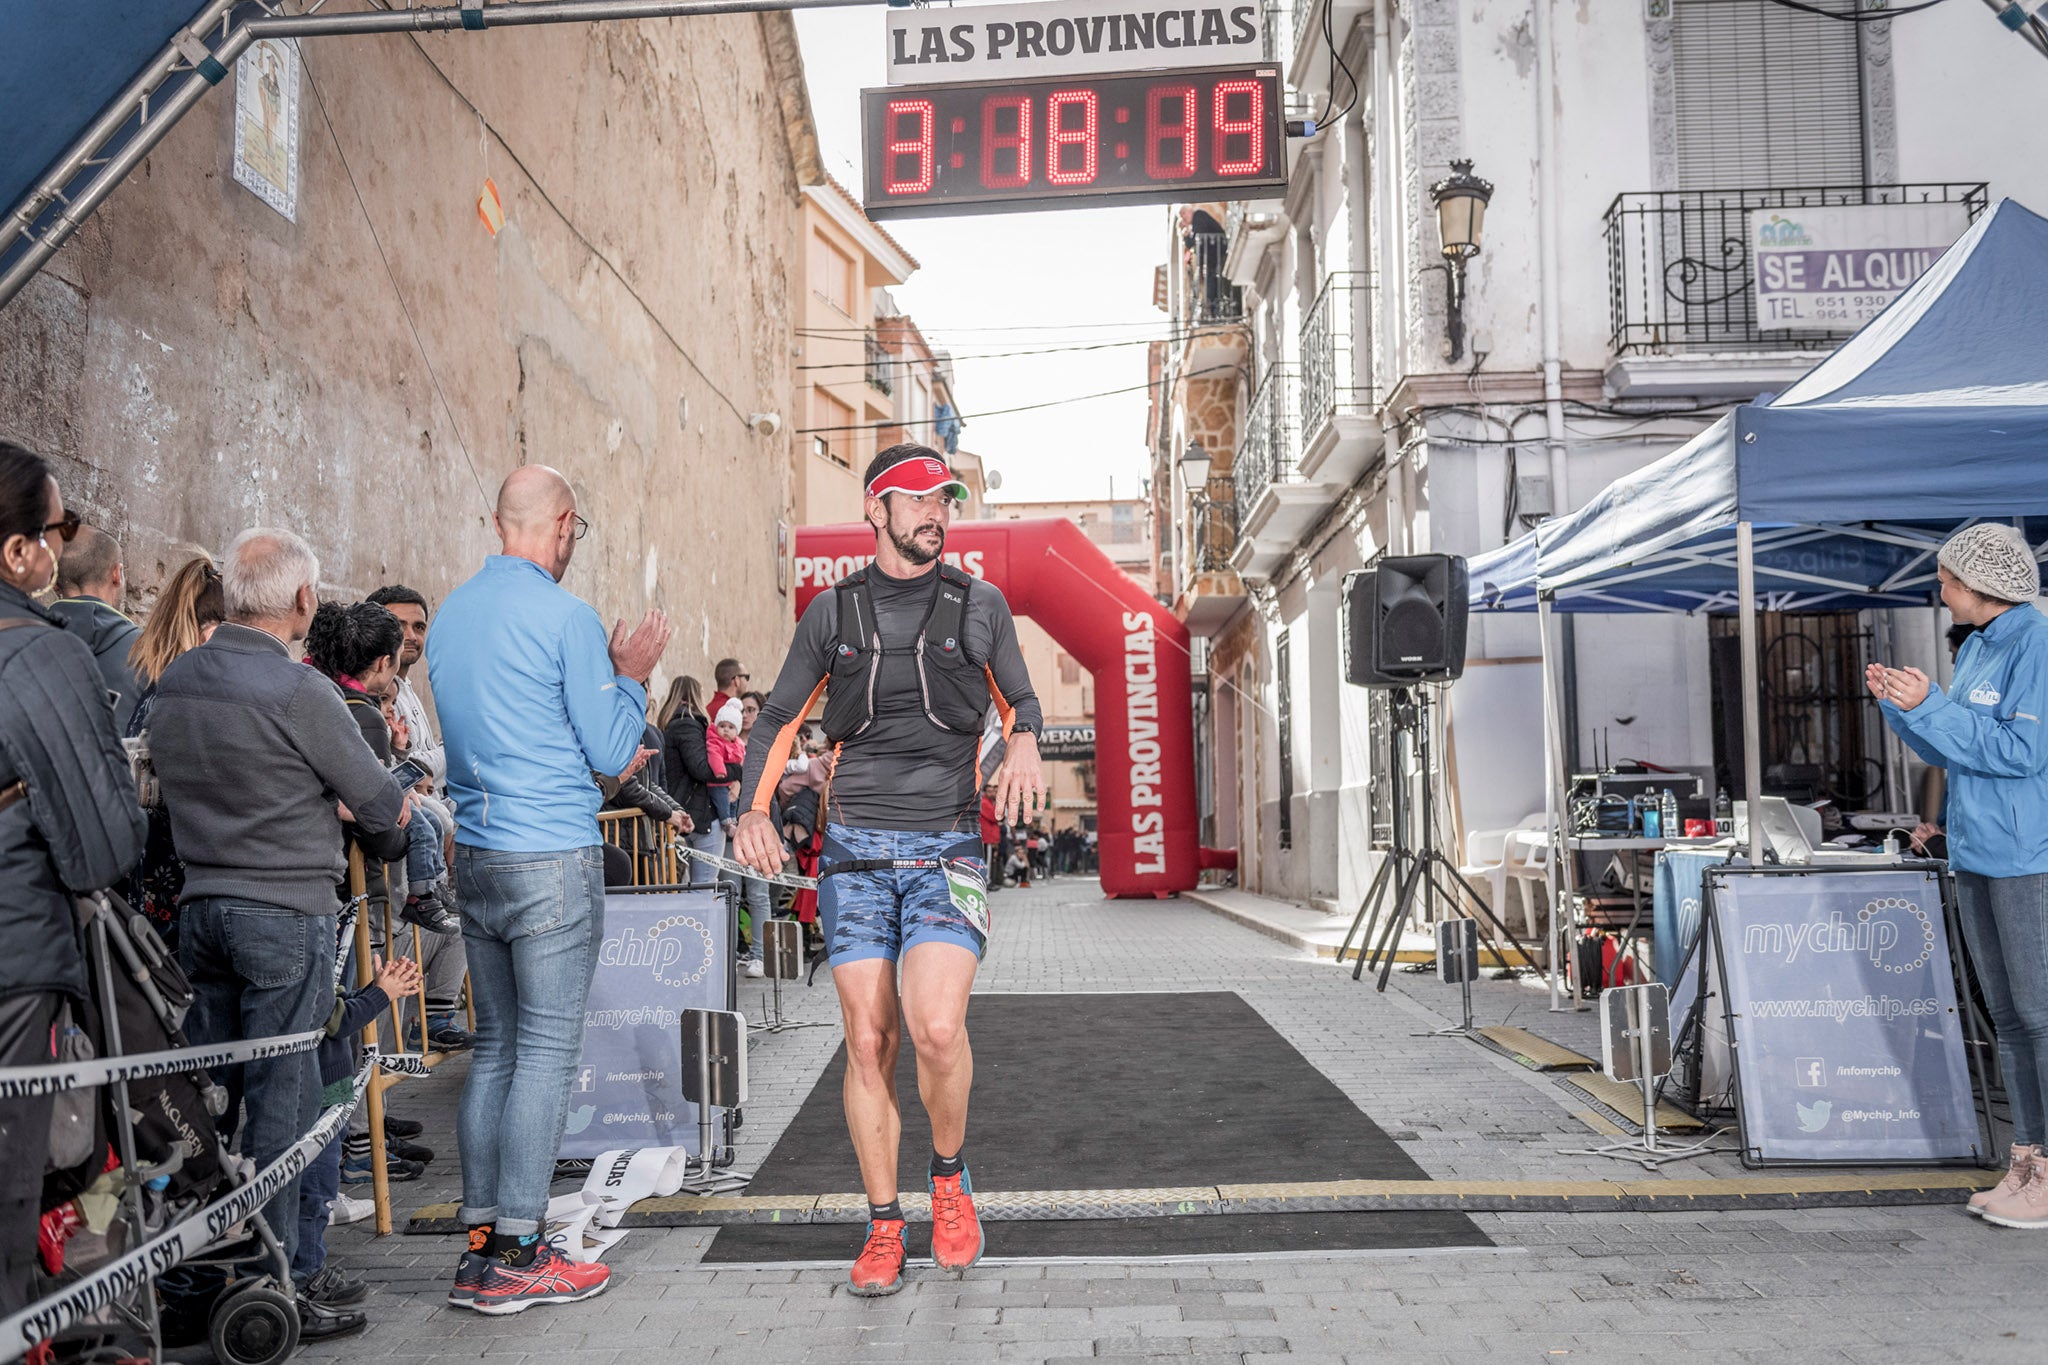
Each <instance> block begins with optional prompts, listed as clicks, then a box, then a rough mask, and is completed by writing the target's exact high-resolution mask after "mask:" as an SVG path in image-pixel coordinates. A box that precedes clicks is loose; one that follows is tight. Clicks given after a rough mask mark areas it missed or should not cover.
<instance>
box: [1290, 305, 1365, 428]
mask: <svg viewBox="0 0 2048 1365" xmlns="http://www.w3.org/2000/svg"><path fill="white" fill-rule="evenodd" d="M1371 319H1372V276H1371V275H1369V274H1367V273H1366V272H1364V271H1362V270H1339V271H1335V272H1333V273H1332V274H1331V275H1330V276H1329V278H1327V279H1325V280H1324V281H1323V287H1322V291H1321V292H1320V293H1318V294H1317V295H1316V301H1315V303H1314V305H1313V306H1311V307H1310V308H1309V310H1308V319H1307V321H1305V322H1303V323H1302V325H1301V429H1302V430H1303V431H1304V432H1308V433H1313V432H1314V431H1315V430H1316V429H1317V428H1318V427H1320V426H1322V424H1323V423H1325V422H1327V421H1329V420H1330V418H1331V417H1333V416H1335V415H1336V414H1338V413H1340V412H1341V413H1353V414H1359V415H1363V414H1365V413H1369V412H1371V411H1372V406H1373V390H1372V376H1371V375H1370V374H1361V373H1360V372H1359V371H1360V369H1361V368H1362V367H1365V366H1369V365H1370V364H1371V363H1372V346H1371V344H1370V339H1371V332H1370V331H1369V330H1368V329H1369V328H1370V327H1371Z"/></svg>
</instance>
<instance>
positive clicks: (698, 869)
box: [683, 824, 725, 886]
mask: <svg viewBox="0 0 2048 1365" xmlns="http://www.w3.org/2000/svg"><path fill="white" fill-rule="evenodd" d="M683 838H684V839H686V840H688V841H689V845H690V847H691V848H694V849H696V850H697V851H698V852H699V853H716V854H717V855H718V856H720V857H721V858H722V857H724V856H725V831H724V830H722V829H720V828H719V827H718V826H717V825H716V824H714V825H712V826H711V828H709V829H695V830H691V831H690V832H689V833H688V834H686V835H684V836H683ZM717 881H718V869H717V868H715V867H713V866H712V865H711V864H710V863H700V862H697V861H696V860H695V859H692V860H691V862H690V885H692V886H711V885H713V884H715V883H716V882H717Z"/></svg>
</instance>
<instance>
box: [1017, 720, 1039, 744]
mask: <svg viewBox="0 0 2048 1365" xmlns="http://www.w3.org/2000/svg"><path fill="white" fill-rule="evenodd" d="M1010 733H1011V734H1013V735H1029V736H1031V737H1032V738H1033V739H1037V738H1038V727H1037V726H1036V725H1033V724H1032V723H1031V722H1030V721H1028V720H1020V721H1015V722H1012V723H1011V725H1010Z"/></svg>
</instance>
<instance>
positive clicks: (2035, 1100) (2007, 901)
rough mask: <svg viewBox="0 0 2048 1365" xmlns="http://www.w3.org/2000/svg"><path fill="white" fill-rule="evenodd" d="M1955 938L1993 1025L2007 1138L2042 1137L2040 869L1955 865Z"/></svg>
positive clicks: (2045, 886)
mask: <svg viewBox="0 0 2048 1365" xmlns="http://www.w3.org/2000/svg"><path fill="white" fill-rule="evenodd" d="M1956 903H1957V906H1958V907H1959V908H1960V909H1961V911H1962V917H1963V942H1964V943H1966V944H1968V945H1969V948H1970V961H1971V962H1972V963H1973V964H1975V966H1976V968H1977V984H1978V985H1979V986H1981V987H1982V988H1983V990H1984V1007H1985V1008H1986V1009H1987V1010H1989V1011H1990V1013H1991V1027H1992V1028H1994V1029H1996V1030H1997V1031H1998V1070H1999V1073H2000V1074H2001V1075H2003V1076H2004V1077H2005V1093H2006V1097H2007V1098H2008V1099H2010V1100H2011V1101H2012V1127H2013V1137H2012V1140H2013V1141H2014V1142H2016V1143H2019V1144H2021V1145H2022V1146H2024V1145H2026V1144H2029V1143H2035V1142H2048V873H2035V874H2034V875H2033V876H2030V877H1984V876H1979V875H1978V874H1977V873H1975V872H1958V873H1956Z"/></svg>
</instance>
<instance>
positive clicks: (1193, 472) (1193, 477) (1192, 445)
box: [1180, 441, 1209, 492]
mask: <svg viewBox="0 0 2048 1365" xmlns="http://www.w3.org/2000/svg"><path fill="white" fill-rule="evenodd" d="M1180 477H1181V482H1183V483H1185V484H1186V485H1187V486H1188V487H1189V488H1191V489H1194V488H1199V489H1201V490H1202V491H1204V492H1207V491H1208V488H1209V452H1208V451H1206V450H1204V449H1202V443H1201V442H1200V441H1189V442H1188V449H1187V453H1186V454H1185V455H1183V456H1181V457H1180Z"/></svg>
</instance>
